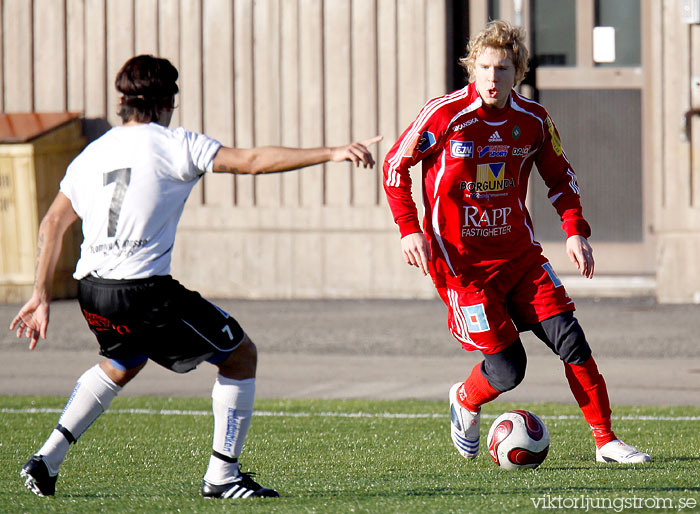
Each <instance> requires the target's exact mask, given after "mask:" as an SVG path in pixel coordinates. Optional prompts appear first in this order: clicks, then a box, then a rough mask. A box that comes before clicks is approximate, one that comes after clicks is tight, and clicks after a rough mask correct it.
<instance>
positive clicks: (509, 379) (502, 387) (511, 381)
mask: <svg viewBox="0 0 700 514" xmlns="http://www.w3.org/2000/svg"><path fill="white" fill-rule="evenodd" d="M525 367H526V366H525V363H524V362H521V363H511V364H510V365H509V366H503V367H501V368H500V369H499V373H498V374H497V375H496V376H495V377H488V381H489V383H490V384H491V386H492V387H493V388H494V389H495V390H496V391H498V392H500V393H505V392H506V391H510V390H511V389H515V388H516V387H517V386H518V385H519V384H520V382H522V381H523V379H524V378H525Z"/></svg>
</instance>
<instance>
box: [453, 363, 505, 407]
mask: <svg viewBox="0 0 700 514" xmlns="http://www.w3.org/2000/svg"><path fill="white" fill-rule="evenodd" d="M500 394H501V393H500V392H499V391H496V390H495V389H494V388H493V387H492V386H491V384H489V381H488V380H486V377H485V376H484V375H483V373H481V363H479V364H477V365H476V366H474V368H473V369H472V372H471V374H470V375H469V377H468V378H467V380H465V382H464V384H462V386H461V387H460V388H459V389H457V401H458V402H459V403H460V404H461V405H462V407H464V408H465V409H467V410H470V411H472V412H479V411H480V410H481V406H482V405H483V404H485V403H488V402H490V401H491V400H495V399H496V398H497V397H498V395H500Z"/></svg>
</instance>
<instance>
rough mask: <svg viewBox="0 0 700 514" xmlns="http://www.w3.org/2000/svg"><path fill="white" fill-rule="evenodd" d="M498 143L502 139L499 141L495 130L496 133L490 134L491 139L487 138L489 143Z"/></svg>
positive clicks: (499, 137) (499, 138)
mask: <svg viewBox="0 0 700 514" xmlns="http://www.w3.org/2000/svg"><path fill="white" fill-rule="evenodd" d="M499 141H503V139H501V135H500V134H499V133H498V130H497V131H496V132H494V133H493V134H491V137H490V138H489V143H497V142H499Z"/></svg>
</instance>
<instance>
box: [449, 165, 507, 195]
mask: <svg viewBox="0 0 700 514" xmlns="http://www.w3.org/2000/svg"><path fill="white" fill-rule="evenodd" d="M505 174H506V163H505V162H492V163H488V164H479V165H477V167H476V180H475V181H474V182H461V183H460V189H462V190H466V191H467V193H468V194H477V195H478V194H481V193H492V192H495V191H503V190H504V189H508V188H509V187H515V181H514V180H513V179H512V178H507V177H506V176H505Z"/></svg>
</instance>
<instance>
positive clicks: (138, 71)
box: [114, 55, 179, 123]
mask: <svg viewBox="0 0 700 514" xmlns="http://www.w3.org/2000/svg"><path fill="white" fill-rule="evenodd" d="M177 77H178V73H177V69H176V68H175V66H173V65H172V64H171V63H170V61H168V60H167V59H162V58H160V57H154V56H152V55H137V56H136V57H132V58H131V59H129V60H128V61H126V63H125V64H124V66H122V69H121V70H119V73H117V78H116V79H115V80H114V86H115V87H116V88H117V91H119V92H120V93H121V94H122V95H123V96H122V98H121V100H120V105H119V111H118V112H117V114H118V115H119V116H120V117H121V119H122V121H123V122H125V123H126V122H127V121H129V120H134V121H138V122H141V123H149V122H152V121H157V120H158V115H159V114H160V112H161V111H162V110H163V109H168V108H171V109H172V108H173V106H174V99H175V98H174V97H175V95H176V94H177V92H178V91H179V89H178V87H177V84H176V81H177Z"/></svg>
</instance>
